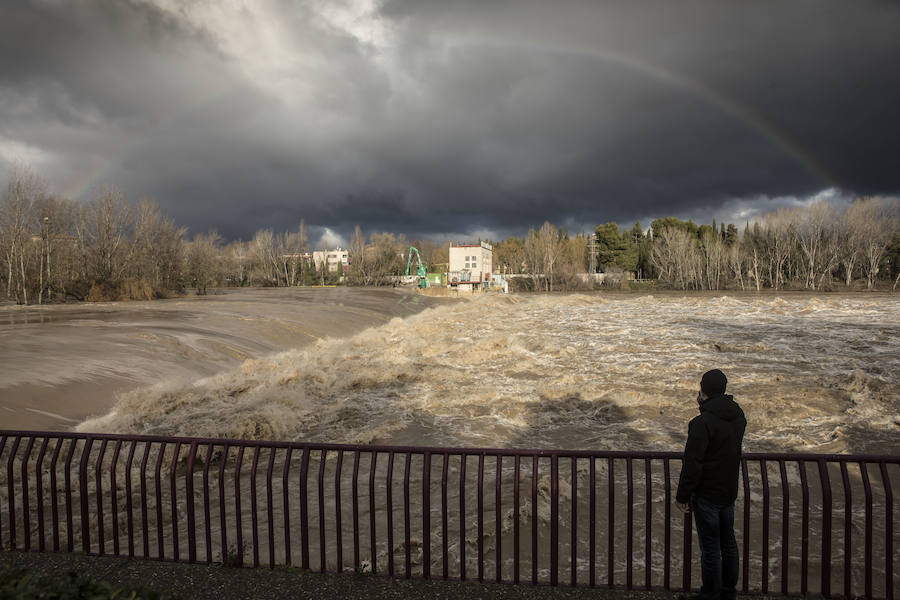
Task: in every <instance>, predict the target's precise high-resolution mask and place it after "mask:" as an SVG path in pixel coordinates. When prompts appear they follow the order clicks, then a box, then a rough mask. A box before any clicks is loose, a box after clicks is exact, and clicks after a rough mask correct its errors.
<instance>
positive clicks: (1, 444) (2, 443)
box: [0, 435, 55, 547]
mask: <svg viewBox="0 0 900 600" xmlns="http://www.w3.org/2000/svg"><path fill="white" fill-rule="evenodd" d="M4 448H6V436H5V435H4V436H2V437H0V454H2V453H3V449H4ZM11 481H12V478H8V479H7V485H9V484H10V482H11ZM54 492H55V490H54ZM9 495H10V496H12V494H9ZM2 546H3V518H2V515H0V547H2Z"/></svg>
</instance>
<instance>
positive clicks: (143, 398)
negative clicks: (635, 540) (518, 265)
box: [77, 294, 900, 454]
mask: <svg viewBox="0 0 900 600" xmlns="http://www.w3.org/2000/svg"><path fill="white" fill-rule="evenodd" d="M710 368H720V369H722V370H723V371H725V373H726V374H727V375H728V377H729V392H730V393H733V394H734V395H735V398H736V399H737V401H738V402H739V403H740V404H741V405H742V406H743V408H744V411H745V413H746V415H747V420H748V429H747V435H746V442H745V450H754V451H806V452H809V451H815V452H829V453H830V452H851V453H863V452H865V453H886V454H897V453H898V452H900V443H898V440H900V435H898V434H900V298H898V297H895V296H888V295H835V296H819V297H813V296H809V295H800V294H796V295H790V294H785V295H780V296H773V295H762V296H756V295H751V294H746V295H732V296H715V295H687V296H681V295H677V294H671V295H669V294H666V295H658V296H647V295H629V294H616V295H600V294H589V295H545V296H487V297H483V296H473V297H472V298H471V299H466V300H462V299H460V300H459V301H455V302H452V303H448V304H443V305H440V306H436V307H434V308H429V309H426V310H424V311H422V312H420V313H418V314H413V315H411V316H407V317H405V318H399V317H397V318H393V319H392V320H390V321H389V322H387V323H385V324H383V325H380V326H375V327H371V328H369V329H365V330H363V331H361V332H360V333H358V334H356V335H353V336H351V337H345V338H326V339H320V340H318V341H316V342H314V343H312V344H308V345H306V346H304V347H302V348H299V349H294V350H288V351H285V352H281V353H278V354H273V355H269V356H264V357H261V358H254V359H248V360H245V361H244V362H243V363H242V364H240V366H238V367H237V368H234V369H231V370H226V371H223V372H220V373H218V374H216V375H213V376H210V377H205V378H202V379H199V380H197V381H194V382H192V383H187V384H185V383H171V384H165V383H164V384H158V385H154V386H151V387H142V388H139V389H135V390H131V391H128V392H126V393H124V394H122V395H121V396H120V398H119V400H118V402H117V403H116V404H115V407H114V409H113V410H112V412H110V413H109V414H107V415H105V416H103V417H100V418H95V419H90V420H87V421H85V422H83V423H82V424H80V425H79V426H78V427H77V429H78V430H79V431H85V432H115V433H140V434H171V435H186V436H201V437H227V438H247V439H279V440H304V441H317V442H335V443H377V444H414V445H439V446H489V447H528V448H541V447H546V448H565V449H610V450H638V449H658V450H679V449H681V447H682V445H683V442H684V438H685V435H686V427H687V422H688V420H689V419H690V418H691V417H692V416H693V415H694V414H696V410H697V408H696V403H695V402H694V398H695V396H696V390H697V382H698V380H699V377H700V375H701V374H702V373H703V372H704V371H705V370H707V369H710Z"/></svg>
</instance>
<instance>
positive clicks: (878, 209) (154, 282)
mask: <svg viewBox="0 0 900 600" xmlns="http://www.w3.org/2000/svg"><path fill="white" fill-rule="evenodd" d="M898 223H900V217H898V205H897V201H896V200H888V199H880V198H868V199H860V200H858V201H856V202H854V203H853V204H851V205H850V206H849V207H847V208H845V209H842V208H839V207H838V206H836V205H834V204H830V203H828V202H816V203H813V204H811V205H809V206H805V207H798V208H792V209H780V210H778V211H777V212H774V213H771V214H767V215H765V216H764V217H763V218H762V219H759V220H757V221H755V222H754V223H752V224H750V223H747V224H745V226H744V228H743V231H739V229H738V228H737V227H736V226H735V225H733V224H728V225H725V224H722V225H721V226H720V227H719V226H717V225H716V223H715V222H713V223H712V224H711V225H706V224H703V225H696V224H694V223H693V222H692V221H681V220H679V219H677V218H674V217H667V218H664V219H657V220H656V221H653V223H651V225H650V227H649V228H648V229H647V230H644V229H643V228H642V227H641V225H640V224H639V223H636V224H635V225H634V226H633V227H631V228H629V229H621V228H619V227H618V225H617V224H616V223H605V224H602V225H599V226H598V227H597V228H596V229H595V231H594V232H592V233H591V234H585V233H584V232H582V233H579V234H576V235H569V232H568V231H567V230H564V229H563V228H559V227H557V226H555V225H554V224H552V223H549V222H546V223H544V224H543V225H542V226H541V227H539V228H537V229H531V230H529V232H528V233H527V234H526V235H525V236H523V237H509V238H506V239H502V240H498V241H492V243H493V247H494V255H493V256H494V258H493V263H494V270H495V271H496V272H499V273H506V274H524V275H526V277H525V278H519V279H517V281H518V282H519V283H520V285H521V286H522V287H524V289H530V290H547V291H565V290H573V289H584V288H585V287H589V286H592V285H593V283H592V280H591V278H590V277H588V276H587V274H589V273H601V272H602V273H605V275H606V281H607V282H610V281H613V282H618V281H621V280H622V279H623V275H624V274H625V273H634V274H635V275H636V277H637V278H639V279H651V280H655V281H658V282H660V283H661V284H662V285H665V286H670V287H673V288H677V289H685V290H687V289H712V290H718V289H725V288H731V289H756V290H760V289H762V288H764V287H765V288H773V289H784V288H807V289H812V290H821V289H826V288H832V287H835V286H836V285H842V286H847V287H849V286H859V287H863V286H864V287H867V288H872V287H875V285H876V283H878V282H879V281H887V282H889V283H890V284H892V285H893V286H894V287H896V285H897V283H898V282H900V225H898ZM410 245H414V246H416V248H418V249H419V251H420V254H421V256H422V259H423V260H424V261H425V263H426V266H427V267H428V269H429V270H430V271H446V270H447V268H448V256H449V243H443V244H441V243H438V242H435V241H432V240H427V239H424V240H407V239H406V238H405V237H404V236H402V235H397V234H394V233H390V232H374V233H371V234H370V235H368V236H366V235H365V234H364V233H363V231H362V230H361V228H360V227H359V226H357V227H356V229H355V231H354V233H353V236H352V238H351V240H350V246H349V248H348V250H349V256H350V261H349V262H350V264H349V267H348V268H347V269H346V271H345V269H344V267H343V265H340V266H339V267H338V268H337V270H336V271H333V270H331V269H329V265H328V263H327V262H325V261H319V262H317V261H315V260H313V253H314V252H315V251H316V250H318V251H325V250H329V249H327V248H324V247H316V248H313V247H312V244H311V243H310V240H309V236H308V234H307V230H306V226H305V223H304V222H303V221H300V222H299V223H298V225H297V227H296V229H294V230H293V231H285V232H275V231H274V230H272V229H263V230H260V231H257V232H256V233H255V235H254V236H253V238H252V239H250V240H248V241H243V240H235V241H230V242H228V243H226V242H225V241H224V240H223V239H222V237H221V236H220V235H218V234H217V233H216V232H215V231H209V232H204V233H198V234H195V235H193V236H192V237H189V236H188V231H187V229H186V228H184V227H181V226H178V225H177V224H176V223H175V222H174V221H173V220H172V219H170V218H169V217H167V216H165V215H164V214H163V213H162V212H161V210H160V208H159V206H158V205H157V204H156V203H155V202H154V201H153V200H150V199H146V198H143V199H140V200H138V201H137V202H133V201H130V200H128V199H127V198H126V197H125V195H124V193H123V192H122V191H121V190H118V189H117V188H115V187H107V188H104V189H102V190H100V191H99V192H98V193H97V194H96V197H95V198H94V199H92V200H90V201H87V202H74V201H72V200H69V199H66V198H62V197H59V196H57V195H54V194H51V193H49V192H48V189H47V185H46V183H45V182H44V181H43V180H42V179H41V177H40V176H39V175H38V174H37V173H35V172H34V171H33V170H31V169H29V168H27V167H16V168H15V169H14V170H13V172H12V174H11V176H10V178H9V182H8V185H7V189H6V191H5V194H4V195H3V198H2V206H0V259H2V266H3V268H2V270H0V285H2V286H3V288H5V292H6V298H7V300H11V301H15V302H18V303H21V304H40V303H43V302H47V301H66V300H72V299H74V300H119V299H151V298H157V297H165V296H169V295H173V294H180V293H182V292H183V291H184V290H185V289H186V288H196V289H197V291H198V293H200V294H203V293H206V291H207V289H208V288H211V287H213V288H214V287H227V286H297V285H314V284H318V285H327V284H333V283H338V282H339V281H341V282H344V283H347V284H350V285H385V284H390V283H391V282H392V281H394V280H395V279H394V278H395V276H396V275H402V274H403V273H404V272H405V270H406V261H407V257H408V255H407V252H408V249H409V246H410Z"/></svg>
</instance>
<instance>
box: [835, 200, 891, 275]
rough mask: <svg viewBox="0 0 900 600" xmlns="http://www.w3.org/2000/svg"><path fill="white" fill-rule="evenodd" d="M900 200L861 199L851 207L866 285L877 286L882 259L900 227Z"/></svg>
mask: <svg viewBox="0 0 900 600" xmlns="http://www.w3.org/2000/svg"><path fill="white" fill-rule="evenodd" d="M898 220H900V203H898V201H897V200H896V199H884V198H869V199H861V200H857V201H856V202H855V203H854V204H853V206H851V207H850V208H849V209H848V211H847V222H848V224H849V225H850V227H851V229H852V231H853V236H854V238H855V239H856V240H857V241H858V242H859V244H860V254H861V256H862V263H863V264H862V267H863V271H864V273H865V276H866V288H867V289H872V288H873V287H875V279H876V277H877V276H878V271H879V268H880V266H881V259H882V258H883V257H884V253H885V250H886V249H887V246H888V244H889V243H890V241H891V238H892V237H893V235H894V234H895V233H896V232H897V230H898V227H900V223H898Z"/></svg>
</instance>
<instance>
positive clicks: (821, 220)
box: [598, 198, 900, 291]
mask: <svg viewBox="0 0 900 600" xmlns="http://www.w3.org/2000/svg"><path fill="white" fill-rule="evenodd" d="M598 229H599V228H598ZM610 237H612V236H603V235H601V236H599V239H600V240H601V241H600V245H601V246H605V245H607V244H606V243H605V242H604V241H603V240H605V239H609V238H610ZM624 238H625V239H624V244H623V245H624V246H625V247H626V250H625V251H619V250H617V251H614V252H612V261H613V262H614V263H615V261H617V260H624V262H625V263H626V268H627V267H631V268H633V267H634V266H635V263H634V262H633V261H634V260H635V257H636V258H637V261H638V262H637V265H638V267H639V268H641V267H643V268H644V269H646V270H645V272H647V273H649V274H650V275H651V276H652V277H655V278H656V279H658V280H660V281H662V282H665V283H666V284H668V285H670V286H672V287H674V288H677V289H683V290H687V289H699V290H702V289H707V290H720V289H726V288H730V289H741V290H747V289H753V290H757V291H759V290H762V289H763V288H771V289H775V290H780V289H785V288H790V289H809V290H825V289H835V288H838V287H843V288H851V287H854V286H858V287H862V286H864V287H866V288H867V289H872V288H874V287H875V286H876V283H877V282H878V281H879V280H884V281H886V282H889V283H891V285H892V287H893V288H896V286H897V284H898V283H900V205H898V202H897V200H896V199H884V198H861V199H858V200H856V201H854V202H853V203H852V204H850V205H849V206H846V207H841V206H840V205H837V204H834V203H831V202H827V201H824V200H821V201H816V202H814V203H811V204H809V205H806V206H798V207H794V208H781V209H778V210H777V211H775V212H771V213H767V214H765V215H764V216H763V217H762V218H761V219H758V220H756V221H754V222H753V223H752V224H750V223H749V222H748V223H746V224H745V225H744V228H743V231H739V230H738V228H737V227H736V226H735V225H733V224H728V225H727V226H726V225H725V224H722V225H721V226H720V227H718V228H717V227H716V223H715V221H713V223H712V225H706V224H704V225H696V224H694V223H693V222H691V221H680V220H678V219H675V218H672V217H668V218H665V219H658V220H656V221H654V222H653V223H652V224H651V227H650V230H649V235H648V236H638V235H637V232H636V230H635V229H632V230H631V232H629V234H628V235H626V236H624ZM648 238H649V239H648ZM620 241H621V240H620ZM629 246H630V247H631V248H632V252H631V253H629V252H628V250H627V248H628V247H629ZM648 267H649V268H648Z"/></svg>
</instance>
